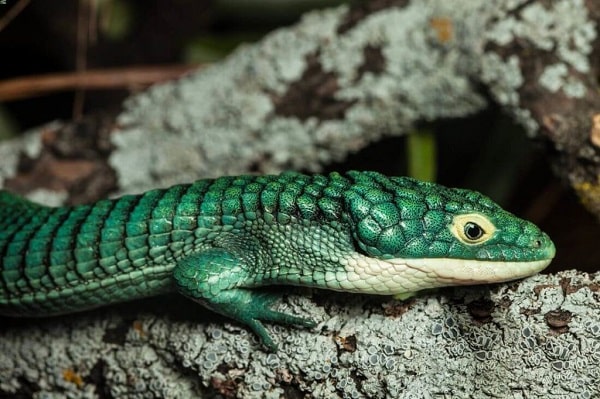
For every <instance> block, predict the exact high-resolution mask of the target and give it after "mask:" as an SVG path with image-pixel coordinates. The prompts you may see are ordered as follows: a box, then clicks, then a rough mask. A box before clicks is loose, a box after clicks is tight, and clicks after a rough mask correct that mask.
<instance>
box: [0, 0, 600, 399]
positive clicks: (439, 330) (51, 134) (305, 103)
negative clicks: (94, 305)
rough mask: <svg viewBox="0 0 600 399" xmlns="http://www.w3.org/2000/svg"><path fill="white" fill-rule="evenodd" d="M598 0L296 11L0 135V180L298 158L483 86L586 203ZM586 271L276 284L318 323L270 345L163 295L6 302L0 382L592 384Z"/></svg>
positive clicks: (62, 191) (105, 385)
mask: <svg viewBox="0 0 600 399" xmlns="http://www.w3.org/2000/svg"><path fill="white" fill-rule="evenodd" d="M599 18H600V11H599V7H598V5H597V4H596V3H595V2H593V1H587V2H585V1H583V0H580V1H578V0H570V1H567V0H562V1H561V0H556V1H552V2H548V1H537V2H536V1H519V0H504V1H495V2H490V1H486V0H481V1H472V0H468V1H467V0H464V1H458V0H457V1H452V2H450V1H443V0H429V1H392V0H373V1H370V2H367V3H365V4H362V5H360V6H358V7H356V8H352V9H349V8H347V7H341V8H337V9H333V10H326V11H320V12H316V13H311V14H309V15H306V16H305V17H304V18H303V20H302V21H301V22H300V23H299V24H298V25H296V26H293V27H290V28H287V29H282V30H279V31H277V32H274V33H272V34H271V35H269V36H267V37H266V38H265V39H264V40H262V41H261V42H260V43H258V44H256V45H252V46H247V47H243V48H241V49H239V50H238V51H236V52H235V53H234V54H233V55H232V56H230V57H229V58H228V59H226V60H225V61H223V62H222V63H220V64H218V65H215V66H214V67H211V68H208V69H206V70H202V71H199V72H198V73H194V74H191V75H189V76H187V77H186V78H184V79H182V80H180V81H176V82H173V83H169V84H165V85H160V86H157V87H154V88H152V89H151V90H148V91H147V92H145V93H142V94H140V95H137V96H135V97H133V98H131V99H130V101H128V102H127V104H126V105H125V108H124V111H123V112H122V114H121V115H120V116H119V117H118V118H117V119H116V121H115V122H113V121H111V120H109V121H108V122H106V121H104V122H101V123H99V124H95V123H96V122H85V123H84V124H81V125H77V126H71V125H69V126H64V125H62V126H61V125H59V124H52V125H49V126H47V127H46V128H44V129H41V131H38V132H32V133H30V134H27V135H25V136H24V137H23V138H21V139H19V140H16V141H13V142H9V143H3V144H2V145H0V160H1V161H0V183H2V185H3V186H5V187H7V188H9V189H12V190H15V191H18V192H20V193H23V194H27V195H28V196H29V197H30V198H32V199H34V200H38V201H41V202H45V203H50V204H60V203H66V202H67V203H77V202H88V201H92V200H96V199H98V198H100V197H104V196H107V195H109V194H112V195H114V194H120V193H126V192H139V191H142V190H146V189H149V188H153V187H157V186H166V185H169V184H173V183H181V182H184V181H190V180H194V179H196V178H199V177H208V176H217V175H223V174H235V173H245V172H259V173H268V172H276V171H280V170H283V169H304V170H311V171H318V170H319V169H320V168H321V167H322V166H323V165H325V164H327V163H329V162H332V161H335V160H340V159H343V158H344V157H345V156H346V155H347V154H348V153H350V152H352V151H356V150H358V149H360V148H362V147H364V146H365V145H366V144H368V143H369V142H371V141H373V140H377V139H380V138H382V137H384V136H389V135H400V134H404V133H406V132H407V131H409V130H410V129H411V128H412V127H413V126H414V125H415V124H417V123H419V122H422V121H431V120H436V119H440V118H447V117H461V116H466V115H469V114H471V113H474V112H477V111H479V110H481V109H483V108H484V107H486V106H487V105H488V102H489V101H490V100H493V101H495V102H497V103H499V104H500V105H501V106H502V107H504V109H505V110H506V112H507V113H509V114H510V115H512V116H513V117H514V118H515V119H516V120H518V121H519V122H520V123H522V125H523V126H524V127H525V128H526V129H527V131H528V133H529V134H530V135H531V136H532V137H537V138H538V139H541V140H544V141H545V142H547V143H548V148H549V149H551V151H552V152H553V153H554V154H555V156H556V159H557V165H558V167H557V170H558V173H559V174H561V176H563V177H565V178H566V179H567V180H568V181H569V182H570V183H571V184H572V185H573V186H574V187H575V188H576V189H577V191H578V193H579V194H580V196H581V197H582V199H583V200H584V201H585V203H586V204H587V205H588V207H589V208H590V209H592V210H593V211H595V212H596V214H597V215H600V205H599V202H600V194H599V193H600V178H599V177H598V176H600V168H599V166H600V155H599V148H600V138H599V137H600V133H599V132H600V117H598V116H597V114H598V112H599V111H598V110H599V109H600V108H599V106H598V105H599V104H598V102H599V101H600V100H599V97H598V94H597V93H598V86H597V75H598V69H597V68H598V62H599V61H598V60H600V57H599V54H598V51H599V49H600V46H599V45H598V38H597V32H596V27H597V24H598V19H599ZM595 115H596V116H595ZM74 132H77V133H76V134H75V133H74ZM82 148H85V149H86V150H85V151H82V150H81V149H82ZM599 283H600V281H599V280H598V276H597V275H596V276H587V275H584V274H580V273H577V272H566V273H564V274H561V275H557V276H538V277H535V278H532V279H529V280H526V281H525V282H522V283H520V284H513V285H510V286H508V285H504V286H500V287H498V288H494V289H492V294H489V292H490V291H489V290H488V289H485V288H480V289H465V290H449V291H444V292H445V294H444V295H434V296H426V297H423V298H419V299H416V300H415V301H411V302H408V303H399V302H394V301H390V302H380V301H379V300H376V299H372V298H366V297H361V296H351V295H336V296H333V297H332V296H330V295H329V294H327V295H323V294H315V295H314V296H313V297H312V299H313V300H310V299H309V298H310V297H305V296H300V297H294V298H292V299H290V301H289V303H288V305H287V306H293V307H295V308H297V309H298V310H299V311H304V312H306V313H307V314H309V315H311V316H312V317H315V318H316V319H317V320H319V321H320V322H321V324H320V326H319V328H318V329H316V330H315V331H303V330H296V329H287V328H281V327H272V329H271V331H273V335H274V336H275V337H276V338H277V340H278V341H279V342H280V344H281V346H282V350H281V352H280V353H278V354H277V355H272V354H271V355H269V354H266V353H264V352H262V351H261V350H260V348H259V346H258V345H257V344H256V342H254V337H253V336H251V335H250V334H248V332H247V331H246V329H244V328H241V327H240V326H238V325H230V324H229V323H227V321H226V320H222V319H219V320H217V321H216V322H215V323H208V322H206V321H205V319H206V318H208V317H212V315H211V314H210V313H206V312H204V313H203V312H202V310H201V309H200V308H199V307H196V306H192V305H191V304H188V303H187V302H185V304H184V305H180V306H177V304H179V303H180V302H178V299H176V298H170V299H169V301H166V300H165V299H164V298H162V299H158V300H156V301H154V302H141V303H137V304H135V305H131V306H126V307H124V308H121V307H113V308H111V309H110V310H100V311H97V312H92V313H89V314H82V315H77V316H73V317H65V318H59V319H48V320H43V321H23V322H18V323H16V325H15V322H11V328H10V329H6V330H4V331H2V333H0V334H1V335H0V394H2V393H22V394H23V395H25V396H28V394H29V393H33V392H37V394H38V395H39V396H43V395H42V393H47V394H48V395H51V394H54V395H55V396H57V397H58V396H63V395H65V394H67V393H68V395H71V396H72V397H122V396H124V395H129V396H130V397H152V396H153V395H154V396H156V397H173V396H180V397H190V396H193V395H199V394H206V395H207V396H210V395H211V394H213V395H217V394H220V395H222V396H224V397H235V396H236V395H237V396H240V397H259V396H261V395H264V396H267V397H281V396H284V397H302V396H303V395H304V394H307V393H311V394H312V395H314V396H316V397H384V396H385V395H386V394H387V395H390V396H391V397H423V396H427V394H429V395H430V396H436V395H448V396H451V397H467V396H469V395H472V396H475V397H486V396H493V395H497V396H500V397H505V396H521V397H537V396H550V395H552V394H556V395H565V396H572V397H582V398H585V397H594V396H596V395H600V392H598V388H597V381H598V380H599V378H600V367H598V364H599V363H600V344H599V342H600V310H599V307H598V285H599ZM173 301H175V302H173ZM163 302H165V303H163ZM315 302H316V303H315ZM173 304H174V305H173ZM150 306H153V307H156V308H157V310H156V311H154V312H145V311H142V310H141V309H148V308H149V307H150ZM175 308H177V309H180V310H179V311H177V312H174V310H173V309H175ZM197 313H200V314H203V315H204V316H205V317H203V318H200V320H198V319H197V317H196V316H194V315H195V314H197ZM1 323H2V324H6V323H8V321H7V320H2V321H1Z"/></svg>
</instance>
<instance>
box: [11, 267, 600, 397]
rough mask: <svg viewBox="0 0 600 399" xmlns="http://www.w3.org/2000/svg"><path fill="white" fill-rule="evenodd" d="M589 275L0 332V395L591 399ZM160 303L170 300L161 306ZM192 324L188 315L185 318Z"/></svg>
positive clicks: (594, 319)
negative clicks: (249, 321) (406, 296)
mask: <svg viewBox="0 0 600 399" xmlns="http://www.w3.org/2000/svg"><path fill="white" fill-rule="evenodd" d="M599 292H600V276H599V275H597V274H596V275H595V276H594V275H592V276H590V275H587V274H584V273H578V272H562V273H559V274H558V275H556V276H543V275H540V276H536V277H533V278H529V279H527V280H525V281H523V282H521V283H514V284H509V285H502V286H498V287H493V288H492V287H488V288H468V289H467V288H465V289H447V290H442V291H440V292H439V293H437V294H432V295H425V296H421V297H418V298H416V299H413V300H410V301H408V302H398V301H388V300H384V301H382V300H380V299H379V298H373V297H367V296H360V295H350V294H336V295H331V294H330V293H327V294H324V293H323V292H315V293H313V295H312V297H311V296H296V295H295V296H292V297H290V298H289V299H288V301H287V302H286V303H285V304H283V305H282V306H287V307H294V310H295V311H298V312H301V313H303V314H306V315H308V316H310V317H313V318H314V319H315V320H317V321H318V322H319V325H318V327H317V328H315V329H314V330H312V331H308V330H298V329H294V328H285V327H279V326H269V327H268V328H269V330H270V331H272V333H273V335H274V336H276V337H277V339H278V341H279V346H280V350H279V352H278V353H276V354H274V353H266V352H264V351H263V350H262V348H261V347H260V344H259V343H258V342H257V340H256V339H255V337H254V336H253V335H252V334H251V333H249V332H248V331H247V330H246V329H245V328H244V327H242V326H240V325H236V324H230V323H229V322H228V321H227V320H222V319H218V320H214V318H213V320H212V321H210V320H207V319H210V318H211V317H210V314H209V313H207V312H203V311H202V310H201V309H196V308H195V307H194V306H193V305H191V304H189V305H184V306H179V307H178V310H175V309H173V307H170V306H167V305H166V304H164V303H162V304H161V301H159V300H157V301H155V302H154V305H155V306H154V307H153V309H154V310H152V311H149V310H145V311H144V310H141V309H142V308H143V307H144V306H141V304H138V306H125V307H122V306H119V307H113V308H112V309H109V310H101V311H96V312H92V313H88V314H79V315H76V316H71V317H68V318H61V319H46V320H41V321H40V320H35V321H29V322H22V323H21V324H19V325H16V326H11V328H9V329H4V330H3V331H2V332H0V392H4V393H21V394H30V393H34V392H35V393H37V395H39V396H40V397H41V396H43V394H44V393H46V394H50V393H53V394H55V395H61V396H62V395H64V396H69V397H115V398H117V397H130V398H148V397H156V398H163V397H171V398H173V397H181V398H190V397H204V396H203V395H205V396H206V397H214V396H215V395H217V394H220V395H222V396H221V397H225V398H234V397H244V398H261V397H267V398H280V397H303V396H304V395H309V396H310V397H317V398H353V397H368V398H384V397H394V398H412V397H436V396H444V397H514V396H518V397H550V396H557V397H567V396H568V397H580V398H586V397H587V398H591V397H597V396H598V395H600V387H599V386H598V384H597V381H598V379H599V378H600V366H599V364H600V305H599V301H598V295H599ZM170 303H171V304H172V303H173V302H170ZM196 313H200V315H201V316H200V317H198V315H194V314H196Z"/></svg>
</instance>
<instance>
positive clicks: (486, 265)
mask: <svg viewBox="0 0 600 399" xmlns="http://www.w3.org/2000/svg"><path fill="white" fill-rule="evenodd" d="M551 260H552V259H542V260H537V261H529V262H504V261H503V262H497V261H496V262H493V261H481V260H467V259H448V258H421V259H402V258H395V259H386V260H382V259H376V258H371V257H367V256H364V255H361V254H358V253H355V254H353V255H352V256H350V257H347V258H346V259H344V260H342V264H343V266H344V268H345V274H346V277H345V278H344V277H343V276H341V275H339V274H338V277H337V279H336V280H337V283H338V284H339V287H333V286H331V287H330V288H332V289H338V290H344V291H353V292H360V293H367V294H378V295H395V294H404V293H411V292H416V291H420V290H423V289H429V288H437V287H445V286H454V285H476V284H487V283H499V282H503V281H509V280H516V279H519V278H523V277H527V276H530V275H532V274H535V273H537V272H539V271H540V270H542V269H544V268H545V267H546V266H548V264H549V263H550V261H551Z"/></svg>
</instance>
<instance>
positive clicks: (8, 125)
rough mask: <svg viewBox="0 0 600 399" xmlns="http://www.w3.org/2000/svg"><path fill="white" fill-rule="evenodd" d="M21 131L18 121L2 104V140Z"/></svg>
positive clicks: (0, 112) (0, 132) (0, 113)
mask: <svg viewBox="0 0 600 399" xmlns="http://www.w3.org/2000/svg"><path fill="white" fill-rule="evenodd" d="M18 133H19V127H18V124H17V122H16V121H15V120H14V119H13V117H12V116H11V114H10V113H9V112H8V111H7V110H6V108H5V107H3V106H2V105H1V104H0V140H6V139H9V138H11V137H14V136H16V135H17V134H18Z"/></svg>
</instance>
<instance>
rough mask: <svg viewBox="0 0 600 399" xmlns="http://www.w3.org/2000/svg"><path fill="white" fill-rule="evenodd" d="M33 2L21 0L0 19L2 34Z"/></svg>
mask: <svg viewBox="0 0 600 399" xmlns="http://www.w3.org/2000/svg"><path fill="white" fill-rule="evenodd" d="M30 1H31V0H19V1H17V3H16V4H15V5H14V6H13V7H12V8H11V9H10V10H8V11H7V12H6V14H4V16H3V17H2V18H0V32H2V30H3V29H4V28H6V27H7V26H8V24H10V23H11V21H12V20H13V19H15V18H16V17H17V15H19V14H20V13H21V11H23V10H24V9H25V7H27V5H28V4H29V2H30Z"/></svg>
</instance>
